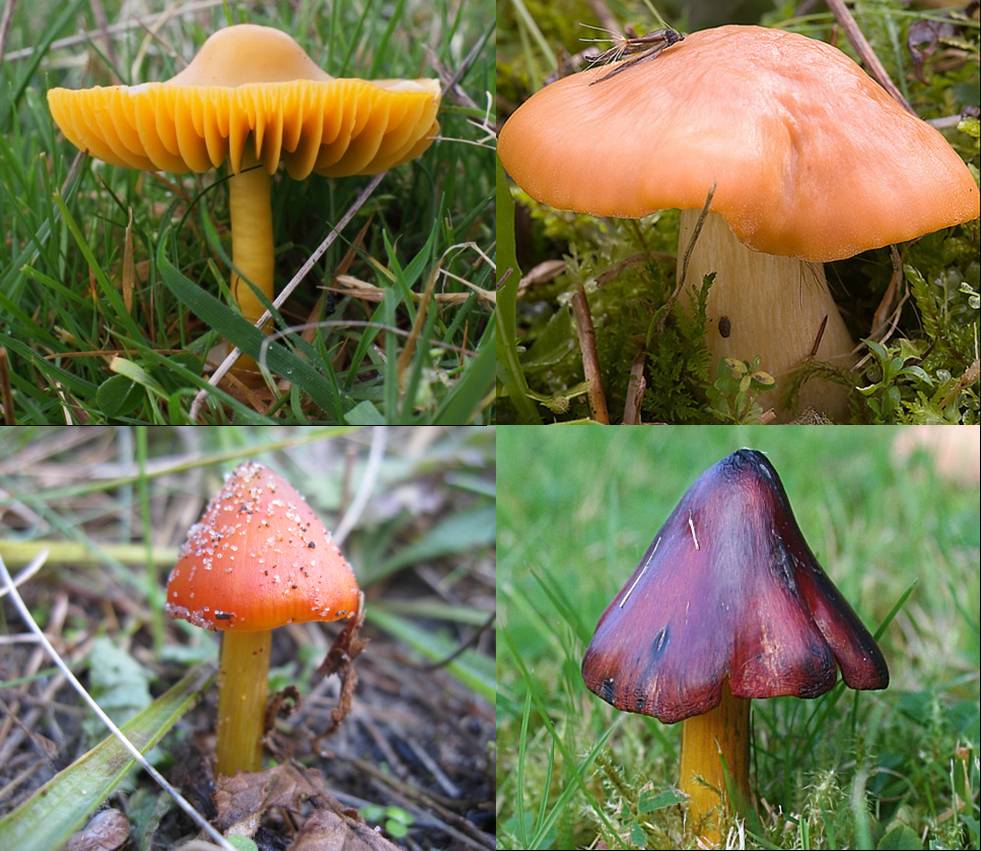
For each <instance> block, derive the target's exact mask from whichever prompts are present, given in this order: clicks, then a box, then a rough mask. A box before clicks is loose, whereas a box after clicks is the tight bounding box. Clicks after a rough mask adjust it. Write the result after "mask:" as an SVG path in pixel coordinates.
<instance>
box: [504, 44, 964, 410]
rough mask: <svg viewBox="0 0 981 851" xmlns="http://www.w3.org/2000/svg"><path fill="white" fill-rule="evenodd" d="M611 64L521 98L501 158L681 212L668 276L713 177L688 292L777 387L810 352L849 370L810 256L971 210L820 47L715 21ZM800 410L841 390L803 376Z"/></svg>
mask: <svg viewBox="0 0 981 851" xmlns="http://www.w3.org/2000/svg"><path fill="white" fill-rule="evenodd" d="M611 67H612V66H603V67H599V68H593V69H590V70H587V71H583V72H581V73H578V74H573V75H571V76H569V77H565V78H564V79H561V80H558V81H557V82H555V83H552V84H551V85H549V86H546V87H545V88H544V89H542V90H541V91H539V92H537V93H536V94H535V95H533V96H532V97H531V98H530V99H529V100H528V101H526V102H525V103H524V104H522V106H521V107H520V108H519V109H518V110H517V111H516V112H515V113H514V114H513V115H512V116H511V117H510V118H509V119H508V121H507V123H506V124H505V125H504V127H503V129H502V130H501V135H500V140H499V144H498V151H499V153H500V157H501V161H502V163H503V164H504V166H505V168H506V169H507V171H508V172H509V173H510V175H511V177H512V178H513V179H514V180H515V181H516V182H517V183H518V185H519V186H521V187H522V188H523V189H524V190H525V191H527V192H528V193H529V194H530V195H531V196H532V197H533V198H535V199H536V200H538V201H541V202H544V203H547V204H550V205H552V206H553V207H558V208H561V209H567V210H576V211H578V212H586V213H591V214H593V215H600V216H620V217H630V218H637V217H640V216H645V215H648V214H649V213H652V212H654V211H656V210H660V209H664V208H671V207H678V208H680V209H681V210H682V213H681V227H680V232H679V239H678V244H679V251H678V277H679V279H681V277H682V267H683V262H684V255H685V252H686V249H687V248H688V246H689V244H690V242H691V240H692V235H693V232H694V229H695V225H696V223H697V220H698V218H699V213H700V210H701V208H702V207H703V206H704V204H705V201H706V198H707V197H708V195H709V192H710V191H711V190H712V189H713V187H714V194H713V196H712V201H711V207H710V210H711V212H710V213H709V215H708V216H707V218H706V220H705V222H704V227H703V229H702V231H701V234H700V235H699V237H698V239H697V241H696V242H695V245H694V249H693V251H692V253H691V256H690V258H689V260H688V270H687V275H686V276H685V280H684V286H685V288H686V290H687V291H688V292H689V293H694V292H695V291H696V290H697V289H698V288H699V287H701V285H702V280H703V277H704V276H705V275H706V274H708V273H710V272H715V273H716V278H715V282H714V284H713V286H712V289H711V291H710V294H709V299H708V316H709V321H710V331H709V333H708V339H707V341H706V343H707V346H708V349H709V351H710V353H711V354H712V357H713V360H715V361H716V362H717V361H718V359H719V358H721V357H731V358H737V359H739V360H751V359H752V358H753V357H754V356H755V355H759V356H760V358H761V366H762V368H763V369H765V370H767V371H768V372H770V373H772V374H773V375H775V376H776V377H777V378H778V381H779V380H780V379H785V378H786V376H787V374H788V373H790V372H792V371H793V370H794V369H796V368H797V367H799V366H800V365H801V363H802V362H803V361H804V360H805V359H807V358H808V356H809V355H810V354H811V353H812V352H813V353H814V355H815V356H816V357H817V358H818V359H819V360H824V361H829V362H831V363H833V364H835V365H837V366H840V367H849V366H851V365H852V363H853V358H852V354H851V352H852V349H853V343H852V339H851V337H850V335H849V333H848V331H847V329H846V327H845V323H844V322H843V320H842V318H841V316H840V315H839V313H838V310H837V308H836V306H835V303H834V300H833V299H832V297H831V294H830V292H829V291H828V286H827V282H826V280H825V277H824V271H823V268H822V266H821V264H822V263H824V262H826V261H829V260H838V259H842V258H845V257H851V256H852V255H854V254H857V253H859V252H861V251H865V250H867V249H871V248H878V247H880V246H884V245H889V244H891V243H895V242H902V241H905V240H909V239H914V238H915V237H918V236H921V235H922V234H925V233H930V232H932V231H935V230H939V229H941V228H944V227H948V226H950V225H955V224H959V223H961V222H966V221H970V220H971V219H974V218H977V216H978V187H977V184H976V183H975V181H974V178H973V177H972V176H971V173H970V171H969V170H968V168H967V166H965V164H964V162H963V161H962V160H961V158H960V157H959V156H958V154H957V153H956V152H955V151H954V150H953V149H952V148H951V147H950V145H949V144H947V142H946V140H945V139H944V138H943V136H941V135H940V133H939V132H938V131H937V130H935V129H934V128H933V127H931V126H930V125H928V124H927V123H925V122H923V121H920V120H919V119H917V118H916V117H914V116H912V115H910V114H909V113H908V112H906V111H905V110H904V109H903V108H902V107H901V106H900V105H899V104H897V103H896V102H895V101H893V100H892V99H891V98H890V97H889V96H888V95H887V94H886V93H885V91H884V90H883V89H882V88H880V87H879V85H878V84H877V83H875V82H874V81H873V80H872V79H871V78H870V77H868V76H867V75H866V74H865V73H864V72H863V71H862V69H861V68H859V67H858V65H856V64H855V63H854V62H853V61H852V60H851V59H849V58H848V57H847V56H846V55H845V54H844V53H842V52H841V51H840V50H838V49H837V48H834V47H832V46H830V45H828V44H825V43H823V42H821V41H817V40H814V39H810V38H805V37H804V36H801V35H797V34H794V33H789V32H783V31H781V30H773V29H766V28H763V27H755V26H724V27H718V28H715V29H709V30H703V31H701V32H695V33H692V34H691V35H689V36H686V37H685V39H684V40H683V41H680V42H679V43H677V44H674V45H672V46H669V47H667V48H666V49H665V50H663V51H662V52H661V53H660V55H658V56H657V58H655V59H653V60H650V61H647V62H643V63H638V64H636V65H635V66H634V67H630V68H625V69H624V70H623V71H622V72H620V73H617V74H615V75H611V74H610V68H611ZM603 77H607V79H605V80H604V79H601V78H603ZM772 401H773V402H775V403H776V404H777V408H778V411H779V412H780V413H781V414H782V415H783V416H784V417H787V416H791V415H792V414H793V413H794V412H791V411H787V410H785V409H782V408H781V407H780V405H779V402H777V401H776V400H775V399H774V400H772ZM801 405H802V407H811V408H814V409H816V410H818V411H820V412H822V413H825V414H827V415H829V416H831V417H840V416H841V415H842V414H843V413H844V412H845V408H846V393H845V392H844V389H843V388H841V387H839V386H835V385H831V384H829V383H828V382H825V381H820V380H814V381H809V382H808V383H807V384H806V385H805V386H804V388H803V391H802V396H801Z"/></svg>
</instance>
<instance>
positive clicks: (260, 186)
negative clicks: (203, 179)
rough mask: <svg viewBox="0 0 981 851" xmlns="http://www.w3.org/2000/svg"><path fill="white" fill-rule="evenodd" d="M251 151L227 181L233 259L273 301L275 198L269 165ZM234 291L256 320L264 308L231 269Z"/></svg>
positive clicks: (244, 309) (250, 317)
mask: <svg viewBox="0 0 981 851" xmlns="http://www.w3.org/2000/svg"><path fill="white" fill-rule="evenodd" d="M255 166H257V161H256V159H255V157H254V156H252V155H251V154H248V155H245V156H243V157H242V166H241V168H242V170H241V171H240V172H239V173H238V174H236V175H234V176H233V177H232V178H231V179H230V180H229V181H228V207H229V213H230V215H231V220H232V263H233V264H234V265H235V268H236V270H238V272H241V274H242V275H243V276H244V277H245V278H248V279H249V281H251V282H252V283H253V284H254V285H255V286H256V287H258V288H259V289H260V290H261V291H262V293H263V295H265V296H266V298H268V299H269V300H270V301H272V298H273V274H274V261H275V253H274V249H273V224H272V202H271V200H270V180H269V175H268V174H267V173H266V169H265V167H264V166H262V165H258V167H255ZM232 294H233V295H234V296H235V301H236V302H237V303H238V306H239V310H241V311H242V316H244V317H245V318H246V319H248V320H249V322H255V321H256V319H258V318H259V317H260V316H261V315H262V312H263V311H264V310H265V307H264V306H263V304H262V302H261V301H259V299H258V297H257V296H256V294H255V292H254V291H253V290H252V287H250V286H249V285H248V283H247V282H246V281H244V280H243V279H242V277H240V276H239V274H237V273H235V272H233V273H232Z"/></svg>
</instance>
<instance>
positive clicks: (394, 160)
mask: <svg viewBox="0 0 981 851" xmlns="http://www.w3.org/2000/svg"><path fill="white" fill-rule="evenodd" d="M439 101H440V86H439V82H438V81H437V80H373V81H369V80H358V79H335V78H334V77H331V76H330V75H329V74H327V73H326V72H324V71H322V70H321V69H320V68H318V67H317V66H316V65H315V64H314V63H313V61H312V60H311V59H310V57H309V56H307V54H306V53H304V52H303V49H302V48H301V47H300V46H299V45H298V44H297V43H296V42H295V41H294V40H293V39H292V38H290V37H289V36H288V35H286V34H285V33H282V32H280V31H279V30H275V29H272V28H270V27H260V26H255V25H253V24H239V25H237V26H231V27H226V28H225V29H222V30H219V31H218V32H216V33H215V34H214V35H212V36H211V37H210V38H209V39H208V40H207V41H206V42H205V43H204V45H203V46H202V48H201V50H200V51H199V52H198V54H197V56H195V58H194V60H193V61H192V62H191V63H190V64H189V65H188V66H187V67H186V68H185V69H184V70H183V71H181V72H180V73H179V74H177V75H176V76H175V77H172V78H171V79H170V80H168V81H166V82H163V83H143V84H141V85H137V86H108V87H101V86H98V87H96V88H92V89H82V90H80V91H70V90H68V89H61V88H56V89H51V90H50V91H49V92H48V106H49V107H50V109H51V114H52V116H53V117H54V120H55V122H56V123H57V124H58V127H59V128H61V131H62V132H63V133H64V134H65V136H66V137H67V138H68V140H69V141H70V142H71V143H72V144H73V145H75V146H76V147H77V148H79V149H80V150H83V151H87V152H89V153H91V154H92V155H93V156H95V157H98V158H99V159H101V160H104V161H105V162H107V163H110V164H112V165H119V166H126V167H129V168H138V169H144V170H146V171H157V170H161V171H170V172H176V173H179V174H180V173H184V172H188V171H195V172H204V171H209V170H210V169H212V168H216V167H218V166H220V165H221V164H222V163H224V162H226V161H227V162H228V167H229V170H230V171H231V172H232V175H233V177H232V178H231V180H230V181H229V212H230V214H231V224H232V262H233V264H234V266H235V273H234V274H233V276H232V292H233V294H234V295H235V299H236V301H237V303H238V305H239V308H240V309H241V311H242V315H243V316H244V317H245V318H246V319H248V320H249V321H250V322H255V321H256V320H257V319H258V318H259V317H260V316H261V315H262V313H263V311H264V310H265V307H264V305H263V302H262V300H261V299H260V298H259V297H258V295H257V293H261V294H262V295H263V296H264V297H265V299H266V300H268V301H271V300H272V297H273V273H274V260H275V257H274V252H273V227H272V208H271V206H270V180H269V175H271V174H273V173H274V172H275V171H276V169H277V167H278V166H279V161H280V159H281V158H282V159H284V160H285V162H286V171H287V172H288V173H289V175H290V177H292V178H293V179H294V180H304V179H305V178H306V177H307V176H309V174H310V173H311V172H316V173H317V174H321V175H326V176H328V177H342V176H348V175H364V174H377V173H379V172H382V171H385V170H386V169H389V168H392V167H393V166H396V165H399V164H400V163H403V162H406V161H408V160H411V159H414V158H415V157H417V156H419V155H420V154H421V153H422V152H423V151H425V150H426V149H427V148H428V147H429V146H430V144H432V141H433V139H434V137H435V135H436V132H437V131H438V129H439V125H438V123H437V122H436V112H437V110H438V108H439Z"/></svg>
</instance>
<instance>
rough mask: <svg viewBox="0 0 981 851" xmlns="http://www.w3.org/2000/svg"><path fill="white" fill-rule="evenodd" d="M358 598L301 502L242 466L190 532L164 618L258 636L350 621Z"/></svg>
mask: <svg viewBox="0 0 981 851" xmlns="http://www.w3.org/2000/svg"><path fill="white" fill-rule="evenodd" d="M359 593H360V592H359V590H358V583H357V581H356V580H355V578H354V573H353V572H352V571H351V566H350V565H349V564H348V563H347V560H346V559H345V558H344V556H343V555H341V551H340V550H339V549H338V548H337V545H336V544H335V543H334V542H333V541H332V540H331V536H330V532H328V531H327V529H326V528H325V527H324V524H323V523H321V522H320V519H319V518H318V517H317V515H316V514H314V512H313V510H312V509H311V508H310V506H309V505H307V504H306V502H305V501H304V499H303V497H302V496H300V495H299V494H298V493H297V492H296V491H295V490H294V489H293V487H292V486H291V485H290V484H289V483H288V482H287V481H286V480H285V479H283V478H282V477H281V476H279V475H277V474H276V473H274V472H273V471H272V470H270V469H268V468H267V467H264V466H262V465H261V464H256V463H254V462H247V463H244V464H241V465H239V466H238V467H237V468H236V469H235V471H234V472H233V473H232V474H231V475H230V476H229V477H228V478H227V479H226V480H225V485H224V487H223V488H222V489H221V491H220V492H219V493H218V495H217V496H216V497H215V498H214V499H212V500H211V502H209V503H208V507H207V508H206V509H205V512H204V514H203V515H202V517H201V519H200V520H199V521H198V522H197V523H195V524H194V525H193V526H192V527H191V529H190V531H189V532H188V534H187V541H186V542H185V543H184V546H183V547H182V548H181V554H180V559H179V560H178V562H177V564H176V565H175V566H174V569H173V570H172V571H171V574H170V579H169V580H168V582H167V614H168V615H169V616H170V617H172V618H183V619H184V620H186V621H189V622H190V623H193V624H194V625H195V626H200V627H205V628H206V629H214V630H243V631H258V630H267V629H275V628H276V627H279V626H283V625H284V624H288V623H305V622H306V621H334V620H343V619H345V618H349V617H351V616H352V615H353V614H354V613H355V612H356V611H357V609H358V599H359Z"/></svg>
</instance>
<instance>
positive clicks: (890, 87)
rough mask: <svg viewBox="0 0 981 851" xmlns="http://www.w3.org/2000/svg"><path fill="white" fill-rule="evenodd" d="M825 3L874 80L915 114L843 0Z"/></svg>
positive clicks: (908, 110)
mask: <svg viewBox="0 0 981 851" xmlns="http://www.w3.org/2000/svg"><path fill="white" fill-rule="evenodd" d="M827 3H828V8H829V9H830V10H831V12H832V13H833V14H834V16H835V18H837V20H838V23H839V24H841V26H842V28H843V29H844V30H845V34H846V35H847V36H848V40H849V41H850V42H851V43H852V47H854V48H855V52H856V53H858V55H859V57H860V58H861V60H862V61H863V62H864V63H865V67H866V68H868V70H869V73H870V74H871V75H872V76H873V77H874V78H875V80H876V82H877V83H878V84H879V85H880V86H882V88H884V89H885V90H886V91H887V92H889V94H890V95H892V97H893V98H895V99H896V101H897V102H898V103H899V104H900V105H901V106H902V107H903V109H905V110H906V111H907V112H909V113H910V114H912V115H916V111H915V110H914V109H913V107H911V106H910V105H909V102H908V101H907V100H906V98H904V97H903V93H902V92H901V91H899V89H897V88H896V84H895V83H893V81H892V80H891V79H890V78H889V74H888V72H887V71H886V69H885V66H884V65H883V64H882V62H881V61H880V60H879V57H878V56H876V54H875V51H874V50H873V49H872V45H871V44H869V42H868V39H867V38H866V37H865V34H864V33H863V32H862V30H861V29H860V28H859V26H858V22H857V21H856V20H855V18H854V16H853V15H852V13H851V12H849V11H848V7H847V6H846V5H845V0H827ZM917 117H919V116H917Z"/></svg>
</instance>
